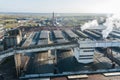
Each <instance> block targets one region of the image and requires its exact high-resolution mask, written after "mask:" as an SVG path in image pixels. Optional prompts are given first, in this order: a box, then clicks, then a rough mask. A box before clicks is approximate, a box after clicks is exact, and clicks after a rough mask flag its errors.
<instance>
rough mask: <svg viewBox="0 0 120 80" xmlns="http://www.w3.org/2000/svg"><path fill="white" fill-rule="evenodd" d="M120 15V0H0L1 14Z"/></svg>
mask: <svg viewBox="0 0 120 80" xmlns="http://www.w3.org/2000/svg"><path fill="white" fill-rule="evenodd" d="M53 11H54V12H56V13H116V12H119V13H120V0H0V12H38V13H51V12H53Z"/></svg>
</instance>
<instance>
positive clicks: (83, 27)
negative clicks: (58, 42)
mask: <svg viewBox="0 0 120 80" xmlns="http://www.w3.org/2000/svg"><path fill="white" fill-rule="evenodd" d="M95 26H98V22H97V20H93V21H89V22H87V23H85V24H84V25H83V26H82V27H81V30H82V31H84V30H85V29H88V28H91V27H95Z"/></svg>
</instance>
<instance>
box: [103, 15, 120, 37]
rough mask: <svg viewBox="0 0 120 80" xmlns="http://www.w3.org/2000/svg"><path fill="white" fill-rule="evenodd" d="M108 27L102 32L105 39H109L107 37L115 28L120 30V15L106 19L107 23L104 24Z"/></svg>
mask: <svg viewBox="0 0 120 80" xmlns="http://www.w3.org/2000/svg"><path fill="white" fill-rule="evenodd" d="M103 25H104V26H106V29H105V30H103V31H102V35H103V38H107V36H108V35H109V34H110V32H112V30H113V28H115V27H116V28H119V27H120V15H119V14H115V15H112V16H111V17H108V18H107V19H106V22H105V23H104V24H103Z"/></svg>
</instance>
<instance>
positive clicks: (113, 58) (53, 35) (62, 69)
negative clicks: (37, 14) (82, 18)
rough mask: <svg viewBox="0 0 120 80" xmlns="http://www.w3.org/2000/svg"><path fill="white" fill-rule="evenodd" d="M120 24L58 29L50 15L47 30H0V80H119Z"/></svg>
mask: <svg viewBox="0 0 120 80" xmlns="http://www.w3.org/2000/svg"><path fill="white" fill-rule="evenodd" d="M119 20H120V19H116V16H114V15H113V16H112V17H111V18H107V19H106V21H104V22H102V23H99V22H98V20H97V19H95V20H94V19H93V20H90V21H88V22H85V24H83V25H81V26H77V27H73V26H72V27H70V26H64V25H62V24H60V23H59V25H61V26H59V25H58V22H57V21H56V18H55V14H54V13H53V17H52V19H50V20H49V21H48V22H50V24H49V26H34V27H29V26H28V27H26V26H18V27H16V28H12V29H8V30H5V29H4V28H1V29H0V31H1V40H0V51H1V52H0V63H1V64H2V65H0V70H1V74H0V80H8V79H10V80H13V78H14V77H15V78H16V79H15V80H76V79H78V80H79V79H80V80H99V79H100V80H109V79H112V78H115V79H116V78H120V73H119V71H120V53H119V52H120V50H119V49H120V32H119V31H120V30H119V29H118V28H119ZM50 25H51V26H50ZM8 66H9V67H10V68H6V67H8ZM11 66H12V67H11ZM6 76H7V77H6ZM92 76H93V77H92ZM116 76H117V77H116ZM94 78H95V79H94Z"/></svg>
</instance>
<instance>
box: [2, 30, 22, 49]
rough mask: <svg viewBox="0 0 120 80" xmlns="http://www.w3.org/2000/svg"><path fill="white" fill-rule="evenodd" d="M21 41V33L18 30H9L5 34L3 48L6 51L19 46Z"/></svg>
mask: <svg viewBox="0 0 120 80" xmlns="http://www.w3.org/2000/svg"><path fill="white" fill-rule="evenodd" d="M21 40H22V34H21V31H20V30H18V29H13V30H9V31H8V32H6V33H5V37H4V48H5V49H8V48H11V47H14V46H17V45H19V44H20V42H21Z"/></svg>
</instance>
